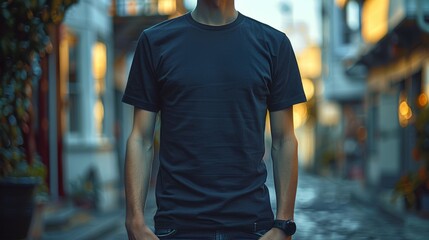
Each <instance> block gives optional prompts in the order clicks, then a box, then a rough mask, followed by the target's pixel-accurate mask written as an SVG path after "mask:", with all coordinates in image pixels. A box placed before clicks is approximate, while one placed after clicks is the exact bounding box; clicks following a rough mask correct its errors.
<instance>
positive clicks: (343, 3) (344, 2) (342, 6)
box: [335, 0, 348, 8]
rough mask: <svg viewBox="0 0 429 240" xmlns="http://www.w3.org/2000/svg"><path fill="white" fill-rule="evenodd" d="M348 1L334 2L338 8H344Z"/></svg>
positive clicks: (336, 0)
mask: <svg viewBox="0 0 429 240" xmlns="http://www.w3.org/2000/svg"><path fill="white" fill-rule="evenodd" d="M347 1H348V0H335V3H336V4H337V5H338V6H339V7H340V8H344V6H345V5H346V3H347Z"/></svg>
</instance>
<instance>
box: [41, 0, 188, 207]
mask: <svg viewBox="0 0 429 240" xmlns="http://www.w3.org/2000/svg"><path fill="white" fill-rule="evenodd" d="M186 11H187V10H186V9H185V7H184V3H183V0H116V1H114V0H113V1H111V0H102V1H89V0H81V1H79V2H78V4H76V5H74V6H72V7H71V8H70V9H69V10H68V11H67V13H66V16H65V19H64V22H63V23H62V24H61V25H59V26H55V27H54V26H51V27H50V29H49V33H50V37H51V42H52V45H51V46H50V47H49V49H50V50H49V49H48V50H49V51H50V54H49V55H46V57H43V58H42V59H41V60H42V61H41V69H42V77H41V80H40V84H39V86H37V87H38V88H39V89H38V91H37V94H36V95H35V98H37V99H35V100H34V101H35V102H36V106H37V113H36V114H37V122H36V123H35V125H36V126H35V129H36V137H37V140H38V142H37V149H38V150H37V151H38V153H39V154H40V156H41V159H42V161H43V162H44V163H45V164H46V165H47V166H48V185H49V189H50V197H51V198H52V199H53V200H55V199H63V198H65V199H72V200H74V201H75V203H77V204H83V205H85V204H88V203H86V202H88V199H87V198H88V197H90V198H92V199H90V200H89V201H90V203H89V204H92V207H96V208H97V209H99V210H102V211H107V210H110V209H114V208H115V207H117V206H118V203H119V201H120V200H121V196H122V195H123V194H122V191H121V190H122V189H121V187H122V185H123V182H122V179H123V165H124V157H125V140H126V138H127V137H128V134H129V132H130V130H131V124H132V116H133V112H132V107H130V106H126V105H125V104H122V103H121V97H122V93H123V91H124V88H125V85H126V81H127V76H128V70H129V68H130V65H131V60H132V56H133V53H134V50H135V47H136V42H137V39H138V37H139V35H140V33H141V32H142V31H143V30H144V29H145V28H148V27H150V26H152V25H154V24H156V23H159V22H161V21H163V20H166V19H168V18H171V17H174V16H178V15H180V14H182V13H184V12H186ZM81 200H82V201H83V202H81ZM85 201H86V202H85ZM94 205H95V206H94Z"/></svg>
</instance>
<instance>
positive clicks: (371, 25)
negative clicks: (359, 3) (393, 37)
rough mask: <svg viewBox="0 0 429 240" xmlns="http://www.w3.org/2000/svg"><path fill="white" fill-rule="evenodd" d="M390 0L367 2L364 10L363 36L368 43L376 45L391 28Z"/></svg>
mask: <svg viewBox="0 0 429 240" xmlns="http://www.w3.org/2000/svg"><path fill="white" fill-rule="evenodd" d="M388 19H389V0H367V1H365V2H364V4H363V9H362V36H363V39H364V40H365V41H366V42H368V43H376V42H378V41H379V40H380V39H381V38H382V37H384V36H385V35H386V33H387V31H388V28H389V22H388Z"/></svg>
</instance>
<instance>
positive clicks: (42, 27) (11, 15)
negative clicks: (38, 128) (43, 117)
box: [0, 0, 77, 178]
mask: <svg viewBox="0 0 429 240" xmlns="http://www.w3.org/2000/svg"><path fill="white" fill-rule="evenodd" d="M76 2H77V0H7V1H2V2H1V3H0V23H1V26H0V56H1V57H0V72H1V74H0V123H1V124H0V178H2V177H7V176H43V175H45V173H44V171H46V170H45V169H44V166H43V165H41V162H40V161H37V160H36V156H37V155H36V153H35V152H34V147H32V146H31V138H32V134H31V128H32V122H31V119H32V102H31V99H32V87H33V85H34V84H35V83H37V81H38V80H39V78H40V71H39V70H40V68H39V66H38V64H39V58H40V57H41V56H42V57H43V56H44V55H45V54H46V53H47V52H48V51H49V50H50V49H51V48H52V45H51V44H50V41H49V36H48V34H47V27H48V26H49V25H51V24H58V23H60V22H61V20H62V19H63V17H64V14H65V11H66V10H67V8H68V7H70V6H71V5H72V4H73V3H76Z"/></svg>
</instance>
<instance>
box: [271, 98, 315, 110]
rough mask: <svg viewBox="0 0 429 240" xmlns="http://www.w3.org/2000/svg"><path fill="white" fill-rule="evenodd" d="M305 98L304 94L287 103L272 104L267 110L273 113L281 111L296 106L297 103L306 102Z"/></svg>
mask: <svg viewBox="0 0 429 240" xmlns="http://www.w3.org/2000/svg"><path fill="white" fill-rule="evenodd" d="M306 101H307V98H306V97H305V94H300V95H298V96H296V97H294V98H291V99H289V100H287V101H283V102H279V103H274V104H270V105H269V106H268V110H269V111H270V112H275V111H280V110H283V109H286V108H288V107H290V106H292V105H295V104H298V103H303V102H306Z"/></svg>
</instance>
